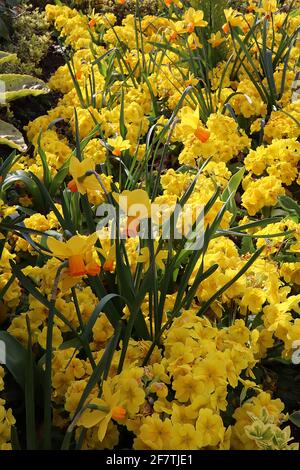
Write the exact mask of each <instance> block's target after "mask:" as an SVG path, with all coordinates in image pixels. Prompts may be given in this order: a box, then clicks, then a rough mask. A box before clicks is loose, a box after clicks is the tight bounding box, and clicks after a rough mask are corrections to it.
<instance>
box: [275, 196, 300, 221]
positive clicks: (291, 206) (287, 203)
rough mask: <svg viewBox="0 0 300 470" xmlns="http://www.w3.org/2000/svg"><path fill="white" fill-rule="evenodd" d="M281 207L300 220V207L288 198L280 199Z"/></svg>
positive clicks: (280, 197)
mask: <svg viewBox="0 0 300 470" xmlns="http://www.w3.org/2000/svg"><path fill="white" fill-rule="evenodd" d="M278 201H279V204H280V206H281V207H282V208H283V209H284V210H286V211H287V212H288V213H289V214H291V215H296V216H297V217H298V218H300V206H299V204H297V202H295V201H294V200H293V199H291V198H290V197H288V196H279V198H278Z"/></svg>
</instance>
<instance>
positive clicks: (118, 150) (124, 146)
mask: <svg viewBox="0 0 300 470" xmlns="http://www.w3.org/2000/svg"><path fill="white" fill-rule="evenodd" d="M107 143H108V145H110V146H111V147H112V148H113V152H112V154H113V155H115V157H120V156H121V154H122V152H123V151H124V150H129V149H130V147H131V144H130V142H129V140H123V138H122V137H120V136H118V137H116V138H114V139H108V140H107Z"/></svg>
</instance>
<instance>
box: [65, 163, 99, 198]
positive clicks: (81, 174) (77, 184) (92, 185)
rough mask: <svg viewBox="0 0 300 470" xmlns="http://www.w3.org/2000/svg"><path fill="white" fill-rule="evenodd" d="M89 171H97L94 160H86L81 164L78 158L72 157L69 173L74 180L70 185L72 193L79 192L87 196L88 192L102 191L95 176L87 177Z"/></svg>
mask: <svg viewBox="0 0 300 470" xmlns="http://www.w3.org/2000/svg"><path fill="white" fill-rule="evenodd" d="M88 171H95V163H94V162H93V161H92V160H89V159H85V160H83V161H82V162H81V161H79V160H78V159H77V158H76V157H74V156H73V157H71V160H70V166H69V173H70V175H71V176H72V177H73V180H72V181H70V183H69V184H68V188H69V189H70V190H71V191H72V192H77V191H79V192H80V193H81V194H86V192H87V190H93V191H99V190H101V186H100V183H99V181H98V180H97V179H96V177H95V175H90V176H86V173H87V172H88Z"/></svg>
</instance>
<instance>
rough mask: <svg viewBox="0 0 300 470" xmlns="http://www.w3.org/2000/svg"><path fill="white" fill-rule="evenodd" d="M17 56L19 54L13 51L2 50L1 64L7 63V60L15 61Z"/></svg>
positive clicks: (0, 52) (0, 54)
mask: <svg viewBox="0 0 300 470" xmlns="http://www.w3.org/2000/svg"><path fill="white" fill-rule="evenodd" d="M17 58H18V57H17V54H13V53H12V52H5V51H0V65H2V64H5V63H6V62H15V61H16V60H17Z"/></svg>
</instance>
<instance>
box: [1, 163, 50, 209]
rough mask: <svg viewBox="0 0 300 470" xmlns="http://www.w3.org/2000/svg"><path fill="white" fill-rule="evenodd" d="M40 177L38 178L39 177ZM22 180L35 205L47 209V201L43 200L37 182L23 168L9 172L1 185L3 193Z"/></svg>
mask: <svg viewBox="0 0 300 470" xmlns="http://www.w3.org/2000/svg"><path fill="white" fill-rule="evenodd" d="M37 179H38V178H37ZM18 182H21V183H23V184H24V186H25V187H26V189H27V191H28V192H29V193H30V194H31V196H32V197H33V201H34V204H35V207H36V209H37V210H39V211H43V210H44V209H45V203H44V200H43V196H42V194H41V192H40V190H39V188H38V186H37V185H36V183H35V182H34V181H33V180H32V178H31V177H30V174H28V173H26V172H25V171H23V170H18V171H16V172H14V173H10V174H8V176H7V177H6V178H5V180H4V182H3V184H2V186H1V193H2V194H5V192H6V191H8V189H9V188H10V187H11V186H12V185H13V184H15V183H18Z"/></svg>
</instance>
